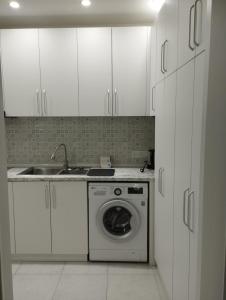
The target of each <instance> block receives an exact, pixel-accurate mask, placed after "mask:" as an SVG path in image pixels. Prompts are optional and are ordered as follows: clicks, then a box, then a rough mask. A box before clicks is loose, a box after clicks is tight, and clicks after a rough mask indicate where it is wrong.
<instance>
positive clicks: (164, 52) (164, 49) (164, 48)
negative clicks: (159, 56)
mask: <svg viewBox="0 0 226 300" xmlns="http://www.w3.org/2000/svg"><path fill="white" fill-rule="evenodd" d="M167 44H168V40H165V42H164V44H163V71H164V73H166V72H167V71H168V70H167V67H166V61H167V60H166V53H167V52H166V45H167Z"/></svg>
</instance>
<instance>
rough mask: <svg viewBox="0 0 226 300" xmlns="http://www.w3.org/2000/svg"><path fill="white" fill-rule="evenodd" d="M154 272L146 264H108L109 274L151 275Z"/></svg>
mask: <svg viewBox="0 0 226 300" xmlns="http://www.w3.org/2000/svg"><path fill="white" fill-rule="evenodd" d="M153 272H155V269H153V268H152V267H151V266H150V265H148V264H127V263H125V264H117V263H116V264H109V266H108V273H109V274H152V273H153Z"/></svg>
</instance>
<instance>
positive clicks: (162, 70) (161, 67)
mask: <svg viewBox="0 0 226 300" xmlns="http://www.w3.org/2000/svg"><path fill="white" fill-rule="evenodd" d="M163 47H164V44H162V46H161V66H160V69H161V72H162V74H164V73H165V72H164V69H163Z"/></svg>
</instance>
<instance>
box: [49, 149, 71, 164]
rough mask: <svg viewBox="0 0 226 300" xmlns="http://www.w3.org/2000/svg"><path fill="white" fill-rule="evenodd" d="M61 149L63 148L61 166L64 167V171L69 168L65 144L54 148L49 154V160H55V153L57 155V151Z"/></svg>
mask: <svg viewBox="0 0 226 300" xmlns="http://www.w3.org/2000/svg"><path fill="white" fill-rule="evenodd" d="M61 147H63V148H64V165H63V167H64V169H68V168H69V166H68V156H67V147H66V145H65V144H60V145H58V146H57V147H56V149H55V150H54V152H53V153H52V154H51V157H50V158H51V160H55V159H56V153H57V151H58V150H59V149H60V148H61Z"/></svg>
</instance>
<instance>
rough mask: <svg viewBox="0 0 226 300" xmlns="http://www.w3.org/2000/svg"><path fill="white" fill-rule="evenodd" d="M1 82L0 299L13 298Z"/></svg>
mask: <svg viewBox="0 0 226 300" xmlns="http://www.w3.org/2000/svg"><path fill="white" fill-rule="evenodd" d="M1 82H2V80H1V73H0V191H1V199H0V299H2V300H13V286H12V267H11V251H10V229H9V207H8V188H7V156H6V142H5V141H6V140H5V124H4V112H3V93H2V84H1Z"/></svg>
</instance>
